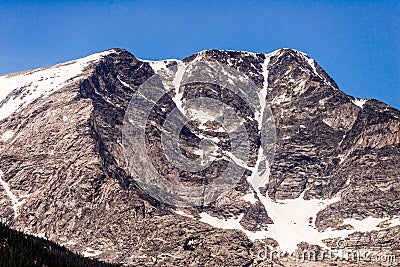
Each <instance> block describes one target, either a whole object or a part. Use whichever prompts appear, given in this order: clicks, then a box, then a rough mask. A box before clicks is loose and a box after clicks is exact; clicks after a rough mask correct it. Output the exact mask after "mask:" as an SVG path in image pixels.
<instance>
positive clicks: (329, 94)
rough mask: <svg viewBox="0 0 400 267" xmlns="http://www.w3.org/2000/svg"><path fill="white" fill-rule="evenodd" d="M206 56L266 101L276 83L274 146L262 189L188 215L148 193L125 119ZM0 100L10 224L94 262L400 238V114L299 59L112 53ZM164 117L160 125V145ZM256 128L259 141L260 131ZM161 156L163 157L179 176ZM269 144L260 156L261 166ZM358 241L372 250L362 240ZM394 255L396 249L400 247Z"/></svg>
mask: <svg viewBox="0 0 400 267" xmlns="http://www.w3.org/2000/svg"><path fill="white" fill-rule="evenodd" d="M202 60H203V61H204V60H214V61H217V62H219V63H221V64H224V65H227V66H229V67H230V68H232V69H234V70H237V71H239V72H240V73H243V74H244V75H246V76H247V77H249V79H251V81H252V82H253V83H254V84H255V85H256V86H257V88H258V89H257V90H259V91H257V93H260V92H261V91H262V89H263V88H265V90H266V102H267V103H269V105H270V107H271V111H272V114H273V117H274V121H275V125H276V152H275V157H274V159H273V162H271V170H270V175H269V176H268V177H266V178H268V179H267V183H265V184H264V185H263V187H262V188H259V190H253V189H252V188H251V187H249V183H248V182H247V181H246V175H249V174H248V173H246V172H245V173H244V176H243V179H241V181H240V182H239V183H238V185H237V186H236V187H234V188H233V189H232V190H231V191H230V192H229V193H228V194H226V195H225V196H223V197H222V198H221V199H219V200H218V201H217V202H215V203H211V205H209V206H203V207H195V208H181V209H178V208H177V207H174V206H171V205H166V204H163V203H161V202H159V201H158V200H157V199H156V198H154V197H152V196H149V195H148V194H147V193H146V192H145V191H143V190H142V189H141V188H140V186H138V184H137V182H136V180H135V179H136V178H137V177H135V176H134V175H133V174H132V173H131V172H130V170H129V166H128V164H127V162H126V160H125V157H124V151H123V144H122V143H123V140H122V129H123V123H124V116H125V112H126V110H127V108H128V105H129V102H130V101H131V97H132V95H133V94H134V93H135V92H136V91H137V90H138V88H139V87H140V86H141V85H142V84H143V83H145V82H146V81H147V80H149V79H150V78H151V77H153V76H154V75H155V74H156V73H159V74H161V75H163V73H164V74H165V73H167V74H172V75H173V77H177V76H178V73H179V71H180V70H181V69H182V66H187V65H188V64H190V63H191V62H195V61H202ZM213 90H214V92H216V93H215V95H213V93H211V90H210V92H208V95H209V96H210V97H212V98H215V99H222V101H225V102H229V101H230V102H233V103H235V101H236V100H235V99H234V98H225V99H224V97H221V96H224V94H223V92H224V91H223V90H224V88H223V87H218V88H213ZM0 92H1V96H2V98H1V99H2V100H1V102H0V111H1V112H0V113H1V118H0V119H2V120H1V122H0V134H1V135H2V140H0V163H1V164H0V166H1V167H0V169H1V171H0V178H1V180H0V181H1V185H2V188H3V189H4V190H0V205H1V207H2V208H1V212H0V214H1V217H2V219H3V220H5V221H7V222H8V223H10V224H11V225H12V227H13V228H15V229H19V230H22V231H24V232H26V233H32V234H40V235H43V236H45V237H46V238H48V239H50V240H53V241H57V242H58V243H68V247H69V248H70V249H72V250H74V251H78V252H80V253H84V254H85V255H87V256H93V257H96V258H99V259H105V260H111V261H115V262H124V263H127V264H135V265H138V264H156V265H163V264H170V265H185V266H186V265H190V264H192V265H202V264H203V265H217V266H218V265H219V266H222V265H233V266H236V265H240V266H245V265H250V264H256V259H257V252H258V251H259V249H260V248H262V247H263V246H264V244H275V245H276V244H277V243H278V244H279V245H280V246H281V248H282V249H284V250H288V251H290V250H292V249H293V248H296V247H297V245H298V243H300V242H308V243H310V244H316V245H320V246H321V247H324V246H326V247H329V246H330V244H331V243H332V242H333V243H334V240H335V239H334V238H336V237H337V238H345V237H347V236H348V235H351V236H356V237H357V235H358V234H357V231H361V232H369V233H370V234H371V235H374V236H375V235H376V236H380V238H379V240H375V241H376V242H386V243H387V240H386V239H385V236H386V234H387V233H390V235H391V236H394V237H396V238H395V239H394V240H399V238H398V237H399V226H398V225H399V218H398V216H399V214H400V212H399V207H400V206H399V205H400V201H399V193H398V191H399V185H398V183H397V181H398V179H399V166H400V159H399V155H400V153H399V149H400V131H399V128H400V120H399V117H400V112H399V111H398V110H396V109H393V108H391V107H390V106H388V105H386V104H384V103H381V102H379V101H376V100H362V101H361V100H358V99H355V98H353V97H351V96H348V95H346V94H344V93H343V92H341V91H340V90H339V88H338V87H337V85H336V83H335V82H334V81H333V80H332V79H331V78H330V77H329V76H328V74H326V73H325V72H324V71H323V70H322V69H321V68H320V67H319V66H318V64H316V63H315V62H314V61H313V60H312V59H310V58H309V57H308V56H307V55H305V54H303V53H301V52H298V51H295V50H291V49H281V50H277V51H275V52H273V53H271V54H267V55H266V54H262V53H258V54H254V53H248V52H237V51H219V50H206V51H202V52H200V53H197V54H195V55H192V56H190V57H187V58H185V59H184V60H182V61H178V60H167V61H159V62H148V61H142V60H139V59H137V58H135V57H134V56H133V55H132V54H130V53H129V52H127V51H126V50H123V49H111V50H108V51H105V52H102V53H99V54H95V55H92V56H89V57H87V58H83V59H79V60H77V61H73V62H69V63H64V64H59V65H56V66H53V67H49V68H44V69H39V70H33V71H28V72H22V73H16V74H10V75H6V76H0ZM199 92H202V93H205V92H204V91H201V86H200V85H199V86H197V85H195V86H190V85H186V86H183V93H182V101H183V103H185V101H188V99H190V98H191V97H193V96H198V95H199ZM169 94H170V97H169V98H168V97H167V98H166V99H165V100H164V101H165V103H164V104H165V105H166V107H175V106H179V105H180V103H178V102H177V98H176V95H174V94H175V91H171V92H170V93H169ZM237 106H238V107H239V108H238V112H245V111H244V109H243V108H242V106H240V105H237ZM165 116H166V115H165V114H159V117H156V118H155V119H154V128H153V129H152V131H153V132H152V133H151V134H149V136H150V137H151V138H153V139H151V140H153V141H154V142H158V141H159V139H157V138H158V137H157V126H160V124H161V122H162V118H164V117H165ZM246 120H247V121H246V123H248V124H246V125H254V124H252V122H250V121H251V119H246ZM253 121H254V120H253ZM249 127H250V126H249ZM249 129H250V130H249V133H250V136H251V138H254V140H257V136H258V134H259V133H258V131H257V130H255V128H254V127H253V128H252V127H250V128H249ZM252 129H253V130H252ZM198 136H199V135H198V133H197V132H196V129H193V128H190V129H189V130H188V131H187V132H185V134H184V135H183V139H184V140H186V141H185V143H184V144H183V149H184V150H187V151H189V150H190V149H189V148H190V147H191V146H192V145H193V144H192V142H195V143H196V142H197V143H198V142H199V139H198ZM221 138H223V137H221ZM221 140H222V139H220V141H221ZM157 148H159V146H155V149H156V150H155V151H154V154H152V158H153V159H154V160H155V161H156V162H159V163H160V164H161V165H160V166H162V167H165V170H166V171H168V170H172V167H171V166H169V165H166V164H165V161H163V160H161V159H159V155H161V154H162V153H161V152H162V151H158V150H157ZM258 150H259V148H258V147H256V146H254V147H252V148H251V152H252V155H253V156H252V160H250V161H251V162H250V165H251V166H250V167H249V168H250V169H252V168H253V167H254V164H256V159H257V153H258ZM225 160H226V158H225ZM228 161H232V159H228ZM221 162H223V161H221ZM221 164H222V163H221ZM222 166H223V165H222ZM216 169H218V168H216ZM140 172H141V170H138V175H140ZM253 173H256V172H254V171H253ZM189 178H193V177H189ZM378 224H380V226H379V227H378ZM220 228H224V229H220ZM288 229H290V231H289V230H288ZM377 233H378V234H377ZM351 236H350V237H351ZM325 239H327V240H325ZM323 240H325V241H323ZM71 241H72V242H71ZM350 241H351V242H350ZM276 242H277V243H276ZM329 242H331V243H329ZM349 243H350V245H353V246H364V247H367V248H368V247H369V246H370V244H368V243H365V242H364V243H363V242H361V241H360V239H359V238H350V239H349ZM386 243H385V244H386ZM388 247H389V250H390V251H393V252H396V251H397V249H398V244H397V243H396V241H393V240H392V241H391V242H390V244H388ZM396 253H398V251H397V252H396Z"/></svg>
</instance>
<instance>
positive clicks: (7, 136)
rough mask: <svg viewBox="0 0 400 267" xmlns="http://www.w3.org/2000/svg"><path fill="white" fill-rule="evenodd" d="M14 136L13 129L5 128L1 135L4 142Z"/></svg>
mask: <svg viewBox="0 0 400 267" xmlns="http://www.w3.org/2000/svg"><path fill="white" fill-rule="evenodd" d="M13 136H14V131H13V130H7V131H5V132H4V133H3V134H2V135H1V139H2V140H3V141H4V142H6V141H7V140H10V139H11V138H12V137H13Z"/></svg>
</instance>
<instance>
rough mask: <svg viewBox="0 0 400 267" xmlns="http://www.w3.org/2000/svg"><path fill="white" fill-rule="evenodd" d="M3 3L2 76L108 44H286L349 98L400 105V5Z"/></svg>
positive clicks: (168, 51)
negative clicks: (314, 64) (315, 63)
mask: <svg viewBox="0 0 400 267" xmlns="http://www.w3.org/2000/svg"><path fill="white" fill-rule="evenodd" d="M3 2H4V1H3ZM3 2H0V36H1V37H0V73H2V74H4V73H9V72H15V71H21V70H26V69H31V68H35V67H41V66H46V65H52V64H55V63H59V62H63V61H66V60H70V59H74V58H79V57H82V56H85V55H87V54H91V53H94V52H97V51H101V50H105V49H108V48H111V47H122V48H125V49H127V50H129V51H130V52H132V53H133V54H134V55H135V56H137V57H139V58H142V59H165V58H178V59H181V58H183V57H185V56H188V55H190V54H192V53H195V52H197V51H199V50H203V49H208V48H216V49H235V50H246V51H254V52H270V51H273V50H275V49H278V48H282V47H289V48H294V49H298V50H301V51H304V52H306V53H307V54H309V55H310V56H311V57H313V58H314V59H315V60H316V61H318V62H319V64H320V65H321V66H322V67H323V68H324V69H325V70H326V71H327V72H328V73H329V74H330V75H331V76H332V77H333V78H334V79H335V81H336V82H337V83H338V84H339V87H340V88H341V89H342V90H343V91H344V92H346V93H348V94H351V95H354V96H356V97H365V98H377V99H379V100H382V101H384V102H386V103H389V104H391V105H393V106H395V107H397V108H400V87H399V84H400V79H399V77H400V40H399V38H400V32H399V26H400V19H399V17H400V4H399V3H400V2H399V1H382V2H384V3H380V1H359V2H357V1H329V2H328V1H326V2H323V1H322V2H321V1H315V2H312V1H273V2H268V1H243V3H241V2H239V1H204V2H201V3H200V1H198V2H197V1H186V2H184V1H168V2H166V1H165V2H164V1H163V2H161V1H159V2H157V1H154V2H152V3H149V1H132V2H127V1H108V2H104V3H96V2H95V1H36V2H37V3H32V2H28V1H18V2H14V1H9V2H7V3H3ZM181 2H182V3H181Z"/></svg>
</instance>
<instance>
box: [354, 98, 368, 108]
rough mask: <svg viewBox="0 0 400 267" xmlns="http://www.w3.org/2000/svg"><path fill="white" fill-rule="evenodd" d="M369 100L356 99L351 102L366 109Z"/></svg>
mask: <svg viewBox="0 0 400 267" xmlns="http://www.w3.org/2000/svg"><path fill="white" fill-rule="evenodd" d="M367 101H368V99H362V98H355V99H354V100H351V102H352V103H353V104H354V105H356V106H358V107H360V108H364V105H365V103H367Z"/></svg>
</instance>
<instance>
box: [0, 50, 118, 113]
mask: <svg viewBox="0 0 400 267" xmlns="http://www.w3.org/2000/svg"><path fill="white" fill-rule="evenodd" d="M113 51H114V50H112V49H111V50H107V51H104V52H100V53H97V54H93V55H90V56H87V57H84V58H80V59H77V60H72V61H69V62H65V63H61V64H57V65H54V66H51V67H47V68H40V69H34V70H30V71H24V72H20V73H13V74H9V75H2V76H0V120H2V119H4V118H7V117H8V116H10V115H11V114H12V113H14V112H15V111H17V110H19V109H20V108H21V107H24V106H26V105H28V104H29V103H32V102H33V101H35V100H36V99H37V98H39V97H47V96H49V95H50V94H52V93H53V92H55V91H57V90H58V89H60V88H63V87H65V86H67V85H68V84H71V83H73V82H76V81H79V80H81V79H83V78H84V77H87V75H88V73H85V72H84V70H85V68H87V67H88V66H89V65H90V64H94V63H96V62H97V61H99V60H100V59H101V58H102V57H104V56H106V55H108V54H110V53H112V52H113Z"/></svg>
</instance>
